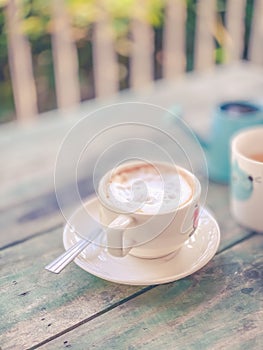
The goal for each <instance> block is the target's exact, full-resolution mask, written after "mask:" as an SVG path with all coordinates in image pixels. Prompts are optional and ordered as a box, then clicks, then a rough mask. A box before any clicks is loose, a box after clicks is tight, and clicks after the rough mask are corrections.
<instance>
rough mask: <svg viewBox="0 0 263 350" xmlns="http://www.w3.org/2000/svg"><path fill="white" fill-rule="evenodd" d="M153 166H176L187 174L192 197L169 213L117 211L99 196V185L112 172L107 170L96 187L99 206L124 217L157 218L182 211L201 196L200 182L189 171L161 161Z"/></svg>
mask: <svg viewBox="0 0 263 350" xmlns="http://www.w3.org/2000/svg"><path fill="white" fill-rule="evenodd" d="M138 163H143V162H142V161H131V162H127V163H124V164H122V165H120V166H119V167H122V166H127V165H129V164H131V165H132V164H138ZM152 163H154V164H160V165H164V166H165V165H166V166H167V165H168V166H170V167H171V166H176V168H177V169H179V170H180V171H182V172H184V173H186V174H187V176H189V177H190V178H191V179H192V181H193V183H194V185H195V190H194V191H193V193H192V197H191V198H190V199H189V200H187V201H186V202H185V203H183V204H182V205H179V206H177V207H176V208H174V209H173V210H169V211H164V212H161V213H160V212H157V213H144V212H136V211H134V212H129V211H125V210H123V211H121V210H120V209H117V208H116V207H114V206H111V205H110V204H109V203H108V202H106V200H104V198H103V197H102V196H101V184H102V182H103V180H105V178H106V177H107V176H108V175H109V173H110V172H111V171H112V169H111V170H109V171H107V173H106V174H104V176H103V177H102V178H101V180H100V182H99V186H98V191H97V195H98V199H99V201H100V203H101V205H103V206H104V207H105V208H107V209H110V210H111V211H114V212H115V213H117V214H126V215H136V216H137V215H138V216H142V217H145V216H155V215H158V216H161V215H169V214H172V213H174V212H177V211H178V210H183V209H185V208H187V207H188V206H190V205H192V203H193V202H195V201H196V200H197V199H198V198H199V197H200V195H201V184H200V181H199V180H198V178H197V177H196V176H195V175H194V174H193V173H191V172H190V171H189V170H187V169H185V168H183V167H181V166H179V165H177V164H171V163H168V162H162V161H155V162H152Z"/></svg>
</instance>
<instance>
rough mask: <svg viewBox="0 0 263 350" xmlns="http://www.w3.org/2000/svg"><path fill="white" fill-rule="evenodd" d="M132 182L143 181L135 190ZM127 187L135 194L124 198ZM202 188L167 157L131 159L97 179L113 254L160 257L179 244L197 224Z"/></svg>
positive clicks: (102, 216)
mask: <svg viewBox="0 0 263 350" xmlns="http://www.w3.org/2000/svg"><path fill="white" fill-rule="evenodd" d="M147 167H148V168H147ZM140 171H141V173H140ZM138 174H139V175H138ZM135 175H136V176H135ZM138 176H139V182H138ZM118 177H119V178H118ZM123 178H124V180H122V179H123ZM116 179H121V180H116ZM118 181H119V182H118ZM133 181H134V182H133ZM136 181H137V182H136ZM161 181H163V189H162V190H161V191H159V190H158V186H160V183H161ZM184 181H185V182H184ZM129 184H132V186H133V185H134V186H135V187H136V186H137V185H138V186H139V187H138V191H137V193H136V188H135V190H134V191H133V189H132V186H131V187H129ZM186 184H187V185H186ZM114 186H115V187H114ZM118 186H119V187H118ZM125 186H126V187H125ZM151 186H152V187H151ZM155 186H157V187H156V188H157V190H156V188H155ZM169 186H170V187H169ZM188 186H189V187H188ZM182 187H183V191H182V192H183V193H181V194H180V193H179V194H180V196H178V198H176V195H175V193H176V191H177V190H178V189H179V190H181V189H182ZM119 188H120V191H119ZM127 188H128V190H127ZM189 188H190V190H189ZM109 190H110V191H112V192H113V193H109ZM126 190H127V193H128V194H127V196H128V197H129V195H130V194H131V193H132V195H134V196H135V197H136V196H137V197H136V198H135V199H134V198H133V201H131V202H129V201H125V200H126V197H125V198H124V200H122V199H123V198H122V195H123V194H124V196H126V192H125V191H126ZM144 190H145V193H143V192H144ZM114 191H115V192H114ZM129 191H130V192H129ZM144 194H145V196H144ZM177 194H178V193H177ZM179 194H178V195H179ZM200 194H201V185H200V183H199V181H198V179H197V178H196V177H195V176H194V175H193V174H192V173H191V172H189V171H187V170H186V169H184V168H181V167H179V166H175V165H172V164H168V163H161V162H155V163H151V164H150V163H147V165H146V163H145V162H140V161H136V162H129V163H125V164H123V165H121V166H118V167H117V168H115V169H113V170H111V171H109V172H107V173H106V174H105V175H104V176H103V178H102V179H101V181H100V183H99V187H98V197H99V201H100V220H101V224H102V225H103V226H104V227H105V228H106V229H105V232H106V236H107V248H108V252H109V254H111V255H113V256H116V257H123V256H126V255H127V254H128V253H129V254H131V255H134V256H137V257H140V258H158V257H162V256H165V255H168V254H170V253H172V252H174V251H176V250H178V249H179V248H180V247H181V246H182V245H183V244H184V243H185V242H186V241H187V240H188V239H189V237H190V236H191V235H192V234H193V233H194V231H195V229H196V227H197V223H198V216H199V200H200ZM162 195H163V197H162ZM160 196H161V197H160ZM169 196H170V197H171V198H172V199H171V200H170V197H169ZM128 197H127V198H128ZM152 209H154V210H152Z"/></svg>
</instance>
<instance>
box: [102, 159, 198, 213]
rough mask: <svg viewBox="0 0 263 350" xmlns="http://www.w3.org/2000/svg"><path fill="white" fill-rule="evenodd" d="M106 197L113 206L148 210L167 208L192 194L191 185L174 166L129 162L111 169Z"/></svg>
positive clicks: (186, 199)
mask: <svg viewBox="0 0 263 350" xmlns="http://www.w3.org/2000/svg"><path fill="white" fill-rule="evenodd" d="M106 191H107V197H108V200H109V201H110V202H111V203H112V204H113V206H114V207H117V208H119V209H122V210H125V211H135V212H141V213H147V214H155V213H157V212H167V211H171V210H174V209H175V208H177V207H179V206H181V205H183V204H184V203H186V202H187V201H188V200H190V198H191V197H192V193H193V191H192V188H191V186H190V184H189V183H188V182H187V180H186V179H185V177H184V176H183V175H182V174H180V173H179V172H178V171H177V169H176V168H175V167H172V166H165V165H161V166H160V164H158V167H155V166H154V165H151V164H140V165H135V166H134V165H130V166H127V167H125V168H123V169H121V170H118V171H117V172H115V173H113V174H112V176H111V178H110V180H109V182H108V184H107V188H106Z"/></svg>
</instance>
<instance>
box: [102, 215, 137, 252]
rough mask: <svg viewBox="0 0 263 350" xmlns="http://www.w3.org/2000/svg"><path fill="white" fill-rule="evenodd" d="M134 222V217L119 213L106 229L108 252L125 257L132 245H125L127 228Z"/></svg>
mask: <svg viewBox="0 0 263 350" xmlns="http://www.w3.org/2000/svg"><path fill="white" fill-rule="evenodd" d="M132 222H133V219H132V217H130V216H126V215H119V216H118V217H117V218H116V219H115V220H113V221H112V222H111V223H110V225H109V226H108V228H107V230H106V235H107V247H108V252H109V253H110V254H111V255H113V256H116V257H119V258H120V257H124V256H125V255H127V254H128V253H129V251H130V250H131V248H132V247H124V244H123V243H124V239H123V238H124V233H125V229H126V228H127V227H128V226H129V225H130V224H131V223H132Z"/></svg>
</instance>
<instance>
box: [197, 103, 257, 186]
mask: <svg viewBox="0 0 263 350" xmlns="http://www.w3.org/2000/svg"><path fill="white" fill-rule="evenodd" d="M262 124H263V107H262V106H261V105H259V104H255V103H252V102H246V101H231V102H224V103H221V104H219V105H218V106H217V107H216V109H215V112H214V115H213V120H212V125H211V129H210V134H209V137H208V138H207V140H204V139H202V138H201V137H200V136H198V135H197V137H198V139H199V141H200V143H201V145H202V147H203V149H204V151H205V154H206V158H207V165H208V172H209V178H210V179H211V180H213V181H215V182H221V183H228V182H229V178H230V140H231V138H232V135H233V134H235V133H236V132H237V131H238V130H241V129H243V128H247V127H250V126H254V125H262Z"/></svg>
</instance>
